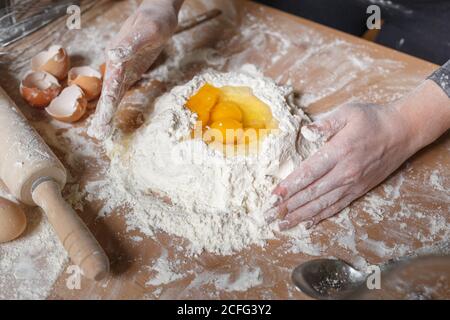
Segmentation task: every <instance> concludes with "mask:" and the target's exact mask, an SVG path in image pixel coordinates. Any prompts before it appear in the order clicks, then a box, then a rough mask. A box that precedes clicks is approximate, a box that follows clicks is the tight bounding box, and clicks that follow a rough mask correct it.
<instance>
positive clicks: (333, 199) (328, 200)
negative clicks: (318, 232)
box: [278, 186, 348, 230]
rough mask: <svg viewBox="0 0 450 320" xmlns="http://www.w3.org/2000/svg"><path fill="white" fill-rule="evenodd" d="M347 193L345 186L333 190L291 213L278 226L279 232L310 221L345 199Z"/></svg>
mask: <svg viewBox="0 0 450 320" xmlns="http://www.w3.org/2000/svg"><path fill="white" fill-rule="evenodd" d="M347 191H348V187H347V186H343V187H340V188H337V189H334V190H332V191H330V192H329V193H327V194H325V195H323V196H321V197H319V198H317V199H316V200H313V201H311V202H309V203H307V204H306V205H304V206H302V207H300V208H298V209H296V210H294V211H293V212H290V213H288V214H287V215H286V216H285V217H284V219H283V220H282V221H280V223H279V224H278V226H279V228H280V230H287V229H290V228H292V227H295V226H296V225H297V224H299V223H300V222H303V221H307V220H311V219H312V218H313V217H314V216H315V215H317V214H319V213H321V212H322V211H324V210H325V209H327V208H329V207H332V206H333V205H334V204H335V203H337V202H339V201H340V200H341V199H343V198H344V197H346V192H347Z"/></svg>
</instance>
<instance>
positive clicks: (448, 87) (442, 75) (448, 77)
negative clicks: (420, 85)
mask: <svg viewBox="0 0 450 320" xmlns="http://www.w3.org/2000/svg"><path fill="white" fill-rule="evenodd" d="M428 79H430V80H433V81H434V82H436V84H437V85H438V86H439V87H441V88H442V90H444V92H445V93H446V94H447V96H448V97H449V98H450V60H449V61H447V63H446V64H444V65H443V66H442V67H440V68H439V69H437V70H436V71H435V72H433V73H432V74H431V76H429V77H428Z"/></svg>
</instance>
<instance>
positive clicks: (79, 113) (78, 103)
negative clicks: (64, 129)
mask: <svg viewBox="0 0 450 320" xmlns="http://www.w3.org/2000/svg"><path fill="white" fill-rule="evenodd" d="M86 107H87V100H86V98H85V96H84V93H83V90H81V88H80V87H78V86H76V85H71V86H69V87H67V88H65V89H64V90H63V91H62V92H61V94H60V95H59V96H58V97H56V98H55V99H54V100H53V101H52V102H51V103H50V105H49V106H48V107H47V108H46V109H45V111H47V113H48V114H49V115H50V116H52V117H53V118H55V119H56V120H59V121H62V122H75V121H78V120H80V119H81V117H83V115H84V114H85V113H86Z"/></svg>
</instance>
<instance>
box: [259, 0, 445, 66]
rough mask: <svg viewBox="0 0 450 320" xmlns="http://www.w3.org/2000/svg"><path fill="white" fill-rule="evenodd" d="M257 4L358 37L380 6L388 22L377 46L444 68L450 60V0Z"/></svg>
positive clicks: (273, 0) (315, 0) (292, 0)
mask: <svg viewBox="0 0 450 320" xmlns="http://www.w3.org/2000/svg"><path fill="white" fill-rule="evenodd" d="M257 1H258V2H260V3H263V4H266V5H269V6H272V7H275V8H278V9H281V10H283V11H287V12H290V13H293V14H296V15H298V16H301V17H304V18H306V19H309V20H312V21H315V22H318V23H321V24H324V25H327V26H329V27H332V28H335V29H338V30H341V31H344V32H347V33H351V34H354V35H356V36H361V35H362V34H363V33H364V32H365V31H367V27H366V21H367V18H368V17H369V14H368V13H366V10H367V7H368V6H369V5H372V4H376V5H378V6H379V7H380V9H381V19H382V20H383V21H384V24H383V26H382V28H381V31H380V33H379V35H378V37H377V39H376V42H378V43H380V44H382V45H385V46H388V47H391V48H393V49H396V50H399V51H403V52H405V53H409V54H411V55H414V56H417V57H419V58H423V59H426V60H429V61H431V62H434V63H437V64H440V65H442V64H444V63H445V62H446V61H447V60H449V59H450V0H391V1H379V0H257Z"/></svg>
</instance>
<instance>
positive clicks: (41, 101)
mask: <svg viewBox="0 0 450 320" xmlns="http://www.w3.org/2000/svg"><path fill="white" fill-rule="evenodd" d="M60 92H61V85H60V84H59V82H58V79H56V78H55V77H54V76H52V75H51V74H50V73H47V72H43V71H32V72H29V73H28V74H27V75H26V76H25V77H24V78H23V80H22V81H21V82H20V94H21V95H22V97H23V98H24V99H25V101H26V102H27V103H28V104H29V105H30V106H32V107H34V108H38V109H44V108H45V107H47V106H48V105H49V104H50V102H51V101H52V100H53V99H54V98H56V97H57V96H58V94H59V93H60Z"/></svg>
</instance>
